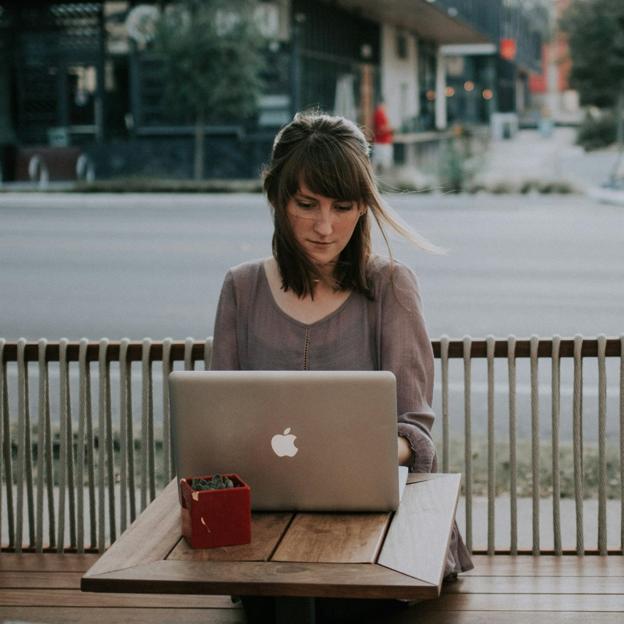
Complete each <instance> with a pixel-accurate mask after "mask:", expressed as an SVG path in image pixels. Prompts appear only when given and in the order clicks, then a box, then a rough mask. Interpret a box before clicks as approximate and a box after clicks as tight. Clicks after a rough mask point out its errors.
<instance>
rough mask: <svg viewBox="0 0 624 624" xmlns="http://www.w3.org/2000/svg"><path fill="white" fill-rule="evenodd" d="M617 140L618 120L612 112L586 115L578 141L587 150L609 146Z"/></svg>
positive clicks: (579, 130) (577, 137) (580, 128)
mask: <svg viewBox="0 0 624 624" xmlns="http://www.w3.org/2000/svg"><path fill="white" fill-rule="evenodd" d="M615 140H616V122H615V115H614V114H613V113H612V112H608V113H603V114H600V115H596V114H594V115H591V114H588V115H586V116H585V119H584V120H583V123H582V124H581V125H580V126H579V129H578V134H577V136H576V143H577V144H578V145H581V146H582V147H583V148H584V149H586V150H587V151H590V150H595V149H600V148H602V147H607V146H608V145H611V144H612V143H614V142H615Z"/></svg>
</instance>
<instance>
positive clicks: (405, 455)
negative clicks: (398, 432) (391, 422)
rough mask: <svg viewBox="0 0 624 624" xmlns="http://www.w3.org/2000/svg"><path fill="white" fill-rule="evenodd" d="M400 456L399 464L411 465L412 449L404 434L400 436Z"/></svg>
mask: <svg viewBox="0 0 624 624" xmlns="http://www.w3.org/2000/svg"><path fill="white" fill-rule="evenodd" d="M398 456H399V466H410V465H411V464H412V449H411V448H410V445H409V442H408V441H407V440H406V439H405V438H404V437H403V436H398Z"/></svg>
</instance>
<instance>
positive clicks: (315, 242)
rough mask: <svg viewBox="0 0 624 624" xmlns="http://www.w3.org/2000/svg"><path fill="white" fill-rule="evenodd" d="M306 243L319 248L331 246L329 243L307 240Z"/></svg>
mask: <svg viewBox="0 0 624 624" xmlns="http://www.w3.org/2000/svg"><path fill="white" fill-rule="evenodd" d="M308 242H309V243H312V244H313V245H321V246H325V245H331V242H325V241H315V240H308Z"/></svg>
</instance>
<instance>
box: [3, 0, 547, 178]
mask: <svg viewBox="0 0 624 624" xmlns="http://www.w3.org/2000/svg"><path fill="white" fill-rule="evenodd" d="M166 4H167V3H166V2H164V1H163V2H137V1H132V0H128V1H93V2H86V1H72V0H63V1H61V2H43V1H40V0H0V54H1V55H2V58H3V59H4V61H5V62H4V63H1V64H0V145H1V146H3V151H2V153H3V155H4V156H3V177H4V179H5V180H6V179H12V178H15V177H20V176H21V177H23V176H24V175H25V173H24V168H23V167H22V168H21V169H20V167H15V166H13V167H11V164H10V163H9V162H8V161H9V160H10V158H11V154H13V157H14V156H15V151H16V150H17V152H18V153H19V151H20V150H24V149H25V148H33V149H34V148H36V147H38V146H47V147H48V148H54V149H56V150H59V151H60V150H63V149H68V148H69V147H76V148H79V149H80V150H82V151H83V152H84V153H86V154H88V155H89V157H90V158H91V160H92V162H93V163H94V165H95V171H96V175H97V176H98V177H116V176H127V175H137V176H163V175H167V176H170V177H177V178H184V177H189V176H190V174H191V171H192V150H193V127H192V125H191V124H190V123H188V120H185V119H180V118H179V117H175V116H173V115H172V114H171V113H170V111H169V110H168V109H167V106H166V104H165V102H164V99H163V85H162V82H161V79H160V74H159V66H158V61H157V59H155V58H154V56H153V55H152V54H150V49H149V44H148V43H147V44H146V43H145V41H142V40H141V33H140V32H138V33H137V28H138V27H137V24H139V25H140V21H138V20H137V19H136V17H137V14H138V13H140V12H141V11H143V10H145V7H147V11H148V13H149V8H150V7H159V8H161V9H162V8H163V7H164V6H165V5H166ZM503 9H504V5H503V2H502V0H395V1H393V2H389V3H386V2H377V1H376V0H334V1H332V2H329V1H323V0H269V1H266V2H261V1H258V12H257V17H258V20H260V21H261V26H262V31H263V33H264V34H265V37H266V45H265V50H264V54H265V55H266V59H267V63H266V67H267V69H266V70H265V76H264V82H265V93H264V95H263V96H262V97H261V99H260V101H259V104H258V110H257V113H256V114H255V115H253V116H252V117H251V118H249V119H244V120H240V119H231V120H227V121H226V122H224V123H221V124H219V125H218V126H209V127H206V128H205V130H206V154H207V159H206V164H205V171H204V176H205V177H209V178H236V177H241V178H253V177H257V175H258V172H259V170H260V168H261V165H262V163H263V162H264V161H266V158H267V156H268V153H269V150H270V145H271V141H272V138H273V136H274V134H275V131H276V130H277V129H278V128H279V127H280V126H281V125H283V123H285V122H286V121H288V119H290V118H291V116H292V114H293V113H294V112H295V111H296V110H301V109H305V108H310V107H316V108H320V109H322V110H325V111H329V112H336V113H338V114H342V115H345V116H347V117H350V118H353V119H354V120H355V121H357V122H359V123H360V124H362V125H364V126H370V122H371V117H372V112H373V109H374V106H375V103H376V102H377V101H378V100H379V99H380V98H382V97H383V98H384V100H385V101H386V104H387V108H388V111H389V115H390V120H391V123H392V124H393V126H394V127H395V129H396V132H397V134H398V135H399V137H400V136H401V135H403V142H404V143H405V141H407V142H409V140H411V139H410V138H409V137H412V136H414V135H416V134H418V133H419V132H423V131H430V130H444V129H445V128H447V126H448V125H449V123H453V122H456V121H459V122H470V123H487V121H488V118H489V115H490V114H491V112H492V111H494V110H498V109H501V110H506V109H510V110H513V109H514V107H516V106H517V104H518V102H520V101H521V100H522V97H524V95H523V96H522V97H521V96H520V95H518V89H519V86H518V85H520V84H521V81H520V82H519V79H518V76H522V72H529V71H530V68H531V66H532V65H531V63H532V62H533V61H532V60H531V61H530V62H528V63H526V64H523V63H525V61H524V60H523V59H524V58H525V56H524V52H523V49H524V48H523V44H522V43H521V40H520V38H516V39H517V47H516V50H517V53H516V54H515V55H514V56H513V57H511V58H508V59H504V58H502V57H501V54H500V53H501V41H502V39H503V37H502V34H504V33H503V31H502V28H503V27H502V26H501V24H503V25H504V22H502V21H501V19H502V18H501V15H502V11H503ZM508 38H511V37H508ZM537 49H538V50H539V46H537ZM484 50H486V51H487V53H486V54H484V53H483V51H484ZM475 52H477V53H475ZM529 57H530V54H529V55H528V57H527V58H529ZM537 57H538V58H539V53H538V55H537ZM471 84H472V87H471ZM59 153H60V152H59ZM7 154H8V155H9V156H7Z"/></svg>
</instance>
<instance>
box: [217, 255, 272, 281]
mask: <svg viewBox="0 0 624 624" xmlns="http://www.w3.org/2000/svg"><path fill="white" fill-rule="evenodd" d="M265 261H266V258H259V259H258V260H248V261H246V262H241V264H237V265H236V266H233V267H231V268H229V269H228V272H227V273H226V276H225V279H226V281H227V280H232V281H233V282H234V284H235V285H236V286H237V287H241V286H245V285H247V284H250V283H253V282H255V281H257V280H258V279H259V277H260V276H261V275H262V271H263V270H264V268H263V267H264V263H265Z"/></svg>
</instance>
